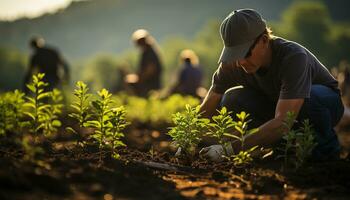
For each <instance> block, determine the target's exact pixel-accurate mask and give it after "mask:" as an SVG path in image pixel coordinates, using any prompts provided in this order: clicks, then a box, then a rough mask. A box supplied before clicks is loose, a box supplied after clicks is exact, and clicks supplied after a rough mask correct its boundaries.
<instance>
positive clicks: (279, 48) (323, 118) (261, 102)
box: [200, 9, 344, 161]
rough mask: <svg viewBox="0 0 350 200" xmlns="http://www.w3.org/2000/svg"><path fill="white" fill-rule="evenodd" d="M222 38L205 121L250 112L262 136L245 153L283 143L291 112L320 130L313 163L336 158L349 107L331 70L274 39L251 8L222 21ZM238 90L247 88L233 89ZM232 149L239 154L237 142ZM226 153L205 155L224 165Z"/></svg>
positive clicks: (206, 152)
mask: <svg viewBox="0 0 350 200" xmlns="http://www.w3.org/2000/svg"><path fill="white" fill-rule="evenodd" d="M220 33H221V37H222V40H223V43H224V48H223V50H222V53H221V56H220V59H219V64H220V65H219V67H218V69H217V70H216V72H215V73H214V75H213V78H212V85H211V88H210V90H209V92H208V94H207V96H206V97H205V99H204V101H203V103H202V105H201V111H204V116H205V117H208V118H210V117H211V116H213V115H214V114H216V113H215V112H216V109H217V108H218V106H221V107H223V106H225V107H226V108H227V109H228V110H231V111H233V113H239V112H241V111H245V112H247V113H250V115H251V118H252V122H251V123H250V124H249V126H250V127H251V128H252V127H258V128H259V131H258V132H257V133H255V134H253V135H250V136H249V137H247V138H246V140H245V146H244V148H245V149H249V148H251V147H253V146H255V145H259V146H265V147H266V146H271V145H273V144H276V143H278V142H279V141H280V140H281V138H282V136H283V132H282V131H281V130H283V122H284V120H285V119H286V117H287V112H288V111H290V112H293V113H295V114H296V115H295V116H297V121H299V122H301V121H303V119H309V120H310V122H311V124H312V126H313V128H314V129H315V132H316V135H315V138H316V143H317V145H316V147H315V148H314V150H313V152H312V154H313V158H315V159H322V160H326V159H332V158H337V157H338V156H339V150H340V146H339V142H338V139H337V135H336V134H335V131H334V126H335V125H336V124H337V123H338V122H339V120H340V118H341V117H342V115H343V111H344V107H343V104H342V101H341V98H340V92H339V90H338V82H337V81H336V80H335V79H334V77H333V76H332V75H331V74H330V73H329V71H328V70H327V68H326V67H325V66H324V65H323V64H322V63H321V62H320V61H319V60H318V59H317V58H316V57H315V56H314V55H313V54H312V53H311V52H310V51H309V50H307V49H306V48H305V47H303V46H301V45H300V44H297V43H295V42H292V41H288V40H286V39H283V38H280V37H276V36H273V35H272V34H271V31H270V29H269V28H268V27H267V26H266V23H265V20H263V19H262V17H261V16H260V14H259V13H258V12H256V11H255V10H252V9H242V10H236V11H233V12H232V13H231V14H229V15H228V16H227V17H226V18H225V19H224V20H223V22H222V24H221V26H220ZM315 34H317V33H315ZM238 85H241V86H243V87H236V88H233V87H234V86H238ZM230 88H231V89H230ZM232 148H233V152H238V150H239V148H240V147H238V145H236V144H235V143H232ZM216 152H219V153H216ZM222 152H223V147H222V146H221V145H212V146H209V147H206V148H204V149H202V150H201V152H200V154H201V155H202V156H203V157H205V158H207V159H209V160H212V161H219V160H221V155H220V154H222Z"/></svg>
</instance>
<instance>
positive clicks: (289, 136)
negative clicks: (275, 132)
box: [282, 112, 296, 165]
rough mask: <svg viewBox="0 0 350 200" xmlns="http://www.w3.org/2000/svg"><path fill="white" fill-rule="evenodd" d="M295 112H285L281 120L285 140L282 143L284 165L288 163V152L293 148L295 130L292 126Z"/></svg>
mask: <svg viewBox="0 0 350 200" xmlns="http://www.w3.org/2000/svg"><path fill="white" fill-rule="evenodd" d="M295 117H296V116H295V113H294V112H287V118H286V119H285V120H284V122H283V129H284V130H285V131H284V130H282V131H284V132H285V133H284V136H283V137H282V138H283V140H284V141H285V143H284V149H283V152H284V154H283V156H282V157H284V163H285V165H286V164H287V163H288V153H289V151H290V149H292V148H294V141H295V138H296V131H295V130H293V129H292V126H293V124H294V122H295Z"/></svg>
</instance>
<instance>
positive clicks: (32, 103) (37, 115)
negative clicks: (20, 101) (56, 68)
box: [24, 73, 51, 135]
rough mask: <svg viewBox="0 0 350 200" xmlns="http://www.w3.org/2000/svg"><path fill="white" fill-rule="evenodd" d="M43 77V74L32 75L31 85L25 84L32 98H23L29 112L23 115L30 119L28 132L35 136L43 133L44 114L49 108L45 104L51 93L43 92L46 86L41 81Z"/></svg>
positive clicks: (45, 118)
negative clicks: (25, 100)
mask: <svg viewBox="0 0 350 200" xmlns="http://www.w3.org/2000/svg"><path fill="white" fill-rule="evenodd" d="M44 76H45V74H40V73H39V74H37V75H33V81H32V83H30V84H27V87H28V89H29V90H30V92H31V94H32V96H26V97H25V98H26V99H27V102H26V103H25V104H24V106H25V107H27V108H28V110H29V111H26V112H24V114H25V115H27V116H28V117H29V118H30V120H29V131H30V132H31V133H34V134H36V135H37V134H38V133H39V132H41V131H43V129H44V127H45V121H46V120H47V117H46V114H47V111H48V110H49V109H50V107H51V106H50V105H49V104H48V103H47V102H48V98H49V97H50V95H51V93H50V92H46V91H45V90H44V88H45V87H46V86H47V85H48V84H47V83H45V82H43V81H42V79H43V78H44Z"/></svg>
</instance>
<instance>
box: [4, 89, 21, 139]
mask: <svg viewBox="0 0 350 200" xmlns="http://www.w3.org/2000/svg"><path fill="white" fill-rule="evenodd" d="M23 97H24V93H22V92H20V91H18V90H15V91H14V92H7V93H5V94H3V95H1V96H0V135H4V134H5V133H7V132H12V133H16V134H19V133H20V132H21V129H22V128H23V126H24V124H23V122H22V121H21V120H22V118H23V104H24V98H23Z"/></svg>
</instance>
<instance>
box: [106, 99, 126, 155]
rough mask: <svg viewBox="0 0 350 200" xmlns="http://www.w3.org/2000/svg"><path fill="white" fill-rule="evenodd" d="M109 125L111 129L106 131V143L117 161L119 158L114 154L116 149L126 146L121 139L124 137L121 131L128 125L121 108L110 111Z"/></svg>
mask: <svg viewBox="0 0 350 200" xmlns="http://www.w3.org/2000/svg"><path fill="white" fill-rule="evenodd" d="M110 123H111V124H112V127H111V128H110V129H109V130H108V131H107V141H108V143H109V144H110V148H111V150H112V157H114V158H116V159H118V158H119V157H120V156H119V154H118V153H117V152H116V148H118V147H120V146H126V145H125V144H124V143H123V142H122V141H121V138H122V137H124V134H123V132H122V131H123V130H124V129H125V128H126V126H127V125H128V124H129V123H128V122H127V121H126V111H125V108H124V107H123V106H121V107H118V108H114V109H112V112H111V115H110Z"/></svg>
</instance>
